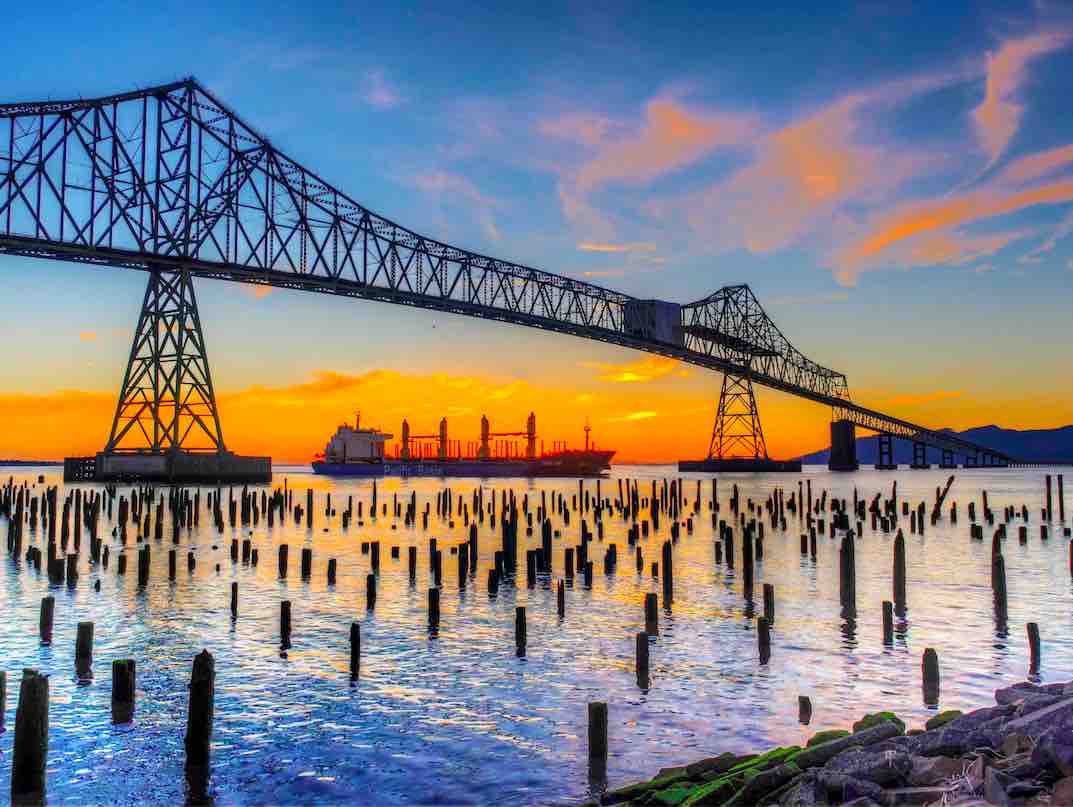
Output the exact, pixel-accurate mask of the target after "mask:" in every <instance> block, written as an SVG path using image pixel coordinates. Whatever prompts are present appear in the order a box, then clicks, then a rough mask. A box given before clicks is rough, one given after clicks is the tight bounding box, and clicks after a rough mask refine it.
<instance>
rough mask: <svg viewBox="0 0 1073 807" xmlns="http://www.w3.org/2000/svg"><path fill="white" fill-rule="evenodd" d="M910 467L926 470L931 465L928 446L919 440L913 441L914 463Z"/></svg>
mask: <svg viewBox="0 0 1073 807" xmlns="http://www.w3.org/2000/svg"><path fill="white" fill-rule="evenodd" d="M909 467H910V468H914V469H916V470H921V471H926V470H927V469H928V468H930V467H931V464H930V463H929V462H928V447H927V445H925V444H924V443H921V442H920V441H918V440H914V441H913V464H912V465H910V466H909Z"/></svg>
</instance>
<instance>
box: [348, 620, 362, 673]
mask: <svg viewBox="0 0 1073 807" xmlns="http://www.w3.org/2000/svg"><path fill="white" fill-rule="evenodd" d="M360 673H361V625H360V624H358V623H357V622H351V623H350V678H351V679H352V680H353V679H356V678H357V677H358V675H359V674H360Z"/></svg>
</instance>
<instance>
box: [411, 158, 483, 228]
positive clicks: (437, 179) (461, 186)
mask: <svg viewBox="0 0 1073 807" xmlns="http://www.w3.org/2000/svg"><path fill="white" fill-rule="evenodd" d="M411 181H412V183H413V185H414V186H415V187H417V188H418V189H419V190H421V191H423V192H424V193H426V194H429V195H432V196H436V197H452V196H454V197H463V198H464V199H467V200H468V201H469V202H471V203H472V206H473V207H475V210H476V217H477V221H478V223H479V224H480V227H481V231H482V232H483V233H484V237H485V238H487V239H488V240H489V241H499V240H500V238H501V236H500V232H499V226H498V225H497V224H496V220H495V217H494V216H493V211H494V210H495V209H497V208H500V207H502V206H503V205H504V203H503V201H502V200H501V199H498V198H497V197H495V196H491V195H489V194H486V193H483V192H482V191H481V190H480V189H479V188H478V187H477V186H476V185H474V184H473V182H471V181H470V180H469V179H467V178H466V177H464V176H462V175H461V174H456V173H453V172H451V171H429V172H425V173H421V174H416V175H415V176H413V177H412V178H411Z"/></svg>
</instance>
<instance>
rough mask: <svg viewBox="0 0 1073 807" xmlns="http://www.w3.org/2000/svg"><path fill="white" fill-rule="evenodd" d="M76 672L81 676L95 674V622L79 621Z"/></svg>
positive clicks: (76, 641) (86, 676)
mask: <svg viewBox="0 0 1073 807" xmlns="http://www.w3.org/2000/svg"><path fill="white" fill-rule="evenodd" d="M75 672H76V673H77V674H78V677H79V678H91V677H92V676H93V623H92V622H79V623H78V635H77V636H76V637H75Z"/></svg>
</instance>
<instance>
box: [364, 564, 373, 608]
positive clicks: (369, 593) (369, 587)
mask: <svg viewBox="0 0 1073 807" xmlns="http://www.w3.org/2000/svg"><path fill="white" fill-rule="evenodd" d="M375 607H376V575H375V574H373V573H372V572H369V574H367V575H365V608H366V609H367V610H369V611H371V610H373V609H374V608H375Z"/></svg>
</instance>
